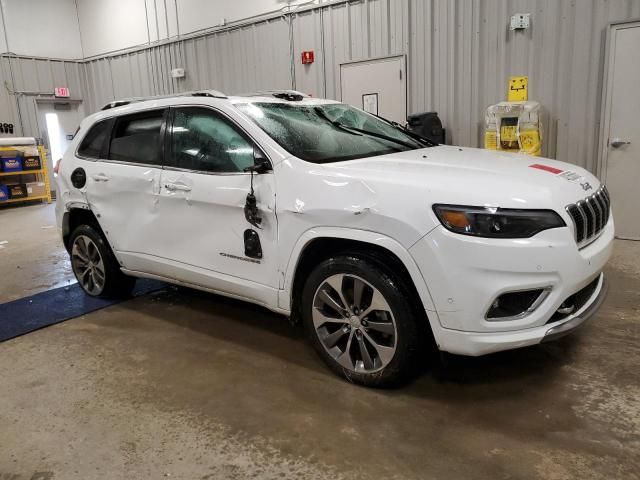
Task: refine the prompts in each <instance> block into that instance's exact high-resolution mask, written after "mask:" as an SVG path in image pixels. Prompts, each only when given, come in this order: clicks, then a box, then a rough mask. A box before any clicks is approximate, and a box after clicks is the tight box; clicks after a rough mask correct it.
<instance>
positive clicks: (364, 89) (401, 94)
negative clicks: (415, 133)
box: [340, 57, 407, 125]
mask: <svg viewBox="0 0 640 480" xmlns="http://www.w3.org/2000/svg"><path fill="white" fill-rule="evenodd" d="M406 78H407V75H406V72H405V62H404V57H391V58H383V59H380V60H367V61H364V62H355V63H345V64H342V65H340V86H341V89H342V101H343V102H344V103H348V104H349V105H352V106H354V107H357V108H361V109H362V110H365V111H367V112H369V113H373V114H376V115H380V116H381V117H384V118H386V119H388V120H394V121H396V122H398V123H401V124H403V125H404V124H405V123H406V121H407V83H406Z"/></svg>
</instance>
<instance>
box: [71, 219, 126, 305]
mask: <svg viewBox="0 0 640 480" xmlns="http://www.w3.org/2000/svg"><path fill="white" fill-rule="evenodd" d="M69 245H70V247H71V248H70V250H71V268H72V269H73V274H74V275H75V277H76V279H77V280H78V284H80V286H81V287H82V289H83V290H84V291H85V292H86V293H87V294H88V295H91V296H92V297H104V298H113V297H122V296H126V295H129V294H130V293H131V291H132V290H133V287H134V286H135V278H133V277H129V276H127V275H125V274H123V273H122V272H121V271H120V266H119V265H118V261H117V260H116V258H115V256H114V255H113V252H112V251H111V248H109V245H107V243H106V241H105V239H104V237H103V236H102V234H101V233H99V232H98V231H97V230H96V229H95V228H94V227H93V226H91V225H80V226H79V227H77V228H76V229H75V230H74V231H73V233H72V234H71V238H70V239H69Z"/></svg>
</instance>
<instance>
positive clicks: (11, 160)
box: [0, 157, 22, 172]
mask: <svg viewBox="0 0 640 480" xmlns="http://www.w3.org/2000/svg"><path fill="white" fill-rule="evenodd" d="M0 171H2V172H21V171H22V157H6V158H5V157H3V158H0Z"/></svg>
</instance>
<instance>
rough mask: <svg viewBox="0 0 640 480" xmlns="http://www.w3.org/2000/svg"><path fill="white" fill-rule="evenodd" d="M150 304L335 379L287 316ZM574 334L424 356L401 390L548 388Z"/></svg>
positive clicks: (193, 303) (203, 299) (157, 299)
mask: <svg viewBox="0 0 640 480" xmlns="http://www.w3.org/2000/svg"><path fill="white" fill-rule="evenodd" d="M153 303H154V304H155V305H156V306H157V307H158V308H153V312H151V313H152V314H153V316H154V317H155V318H157V319H158V320H162V321H165V322H169V323H172V324H175V325H179V326H181V327H183V328H188V329H190V330H193V331H196V332H198V333H201V334H206V335H209V336H211V337H214V338H217V339H219V340H223V341H225V342H231V343H235V344H238V345H241V346H242V347H246V348H249V349H253V350H255V351H257V352H261V353H264V354H268V355H271V356H274V357H277V358H279V359H281V360H283V361H285V362H287V363H293V364H296V365H298V366H301V367H304V368H306V369H311V370H313V371H315V372H318V373H325V374H326V375H328V376H333V374H332V373H331V372H330V371H329V370H328V369H327V368H326V367H325V365H324V364H323V363H322V361H321V360H320V358H319V357H317V355H316V354H315V352H314V351H313V348H312V347H311V345H310V343H309V342H308V341H307V340H306V334H305V332H304V329H303V327H302V326H301V325H299V324H295V325H293V324H291V322H290V321H289V320H288V319H287V318H286V317H284V316H282V315H279V314H276V313H274V312H271V311H269V310H267V309H265V308H263V307H260V306H257V305H253V304H249V303H246V302H242V301H239V300H234V299H230V298H226V297H223V296H219V295H214V294H209V293H206V292H201V291H197V290H192V289H189V288H185V287H173V286H171V287H167V288H166V289H165V290H164V291H162V292H159V293H156V294H154V295H153ZM145 309H146V308H145ZM176 313H178V314H176ZM577 335H580V333H578V334H577ZM577 335H572V336H570V337H565V338H562V339H560V340H558V341H556V342H553V343H549V344H544V345H537V346H534V347H527V348H522V349H517V350H511V351H506V352H500V353H495V354H491V355H486V356H483V357H463V356H455V355H450V354H438V353H426V352H425V354H424V356H423V361H422V365H421V367H420V368H419V369H418V375H417V376H416V377H414V379H413V380H412V381H411V382H410V383H409V384H406V385H403V386H402V387H403V388H402V389H401V390H403V391H404V392H405V393H411V394H416V395H420V396H422V395H430V393H429V392H430V391H438V390H442V387H443V386H445V385H450V386H458V387H464V386H476V385H492V386H493V387H495V388H497V387H499V386H501V385H503V386H505V388H509V385H510V384H514V383H515V384H518V385H523V384H525V383H529V384H534V385H535V384H537V383H546V382H549V381H551V380H552V378H553V376H554V372H556V371H557V370H558V369H559V368H560V367H562V366H563V365H564V364H566V363H568V362H571V359H572V358H573V357H574V350H575V347H576V345H577V344H578V343H579V338H577ZM532 386H533V385H532ZM499 390H500V389H499V388H498V390H496V394H499Z"/></svg>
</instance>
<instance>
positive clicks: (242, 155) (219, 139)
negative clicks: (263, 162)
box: [168, 107, 254, 172]
mask: <svg viewBox="0 0 640 480" xmlns="http://www.w3.org/2000/svg"><path fill="white" fill-rule="evenodd" d="M253 163H254V160H253V144H252V143H251V142H250V141H249V140H248V139H247V138H246V136H245V135H244V134H243V133H242V132H241V131H240V130H239V129H238V127H236V126H235V125H233V124H232V123H230V122H229V121H228V120H227V119H225V118H224V117H223V116H221V115H219V114H217V113H215V112H213V111H212V110H209V109H206V108H197V107H195V108H180V109H176V110H175V113H174V119H173V127H172V140H171V155H170V159H169V161H168V164H170V165H172V166H174V167H179V168H186V169H189V170H198V171H205V172H242V171H244V169H245V168H246V167H249V166H251V165H253Z"/></svg>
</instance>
